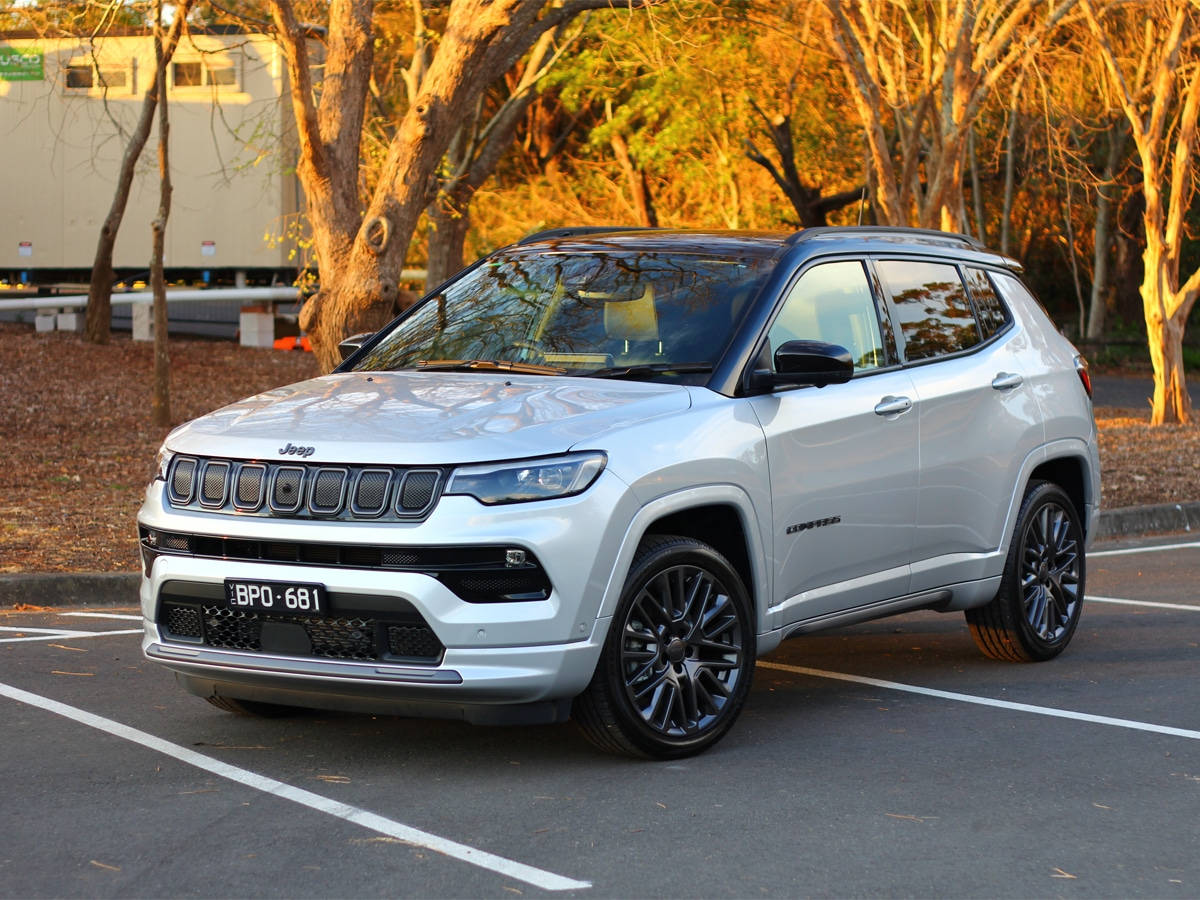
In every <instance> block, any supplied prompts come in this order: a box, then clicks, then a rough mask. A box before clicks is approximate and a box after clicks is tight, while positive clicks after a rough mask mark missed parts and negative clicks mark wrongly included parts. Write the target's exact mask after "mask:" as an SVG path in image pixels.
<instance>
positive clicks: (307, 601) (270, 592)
mask: <svg viewBox="0 0 1200 900" xmlns="http://www.w3.org/2000/svg"><path fill="white" fill-rule="evenodd" d="M225 600H226V601H227V602H228V603H229V606H230V608H231V609H248V610H252V611H254V612H264V613H277V614H283V615H293V616H324V615H326V614H327V613H328V611H329V610H328V605H327V601H328V597H327V595H326V593H325V588H324V586H323V585H320V584H303V583H300V582H294V581H237V580H234V579H232V578H226V579H225Z"/></svg>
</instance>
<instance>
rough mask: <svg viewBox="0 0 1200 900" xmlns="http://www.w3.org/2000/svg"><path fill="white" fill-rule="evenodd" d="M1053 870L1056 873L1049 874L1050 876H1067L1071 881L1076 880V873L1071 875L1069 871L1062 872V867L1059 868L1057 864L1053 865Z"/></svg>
mask: <svg viewBox="0 0 1200 900" xmlns="http://www.w3.org/2000/svg"><path fill="white" fill-rule="evenodd" d="M1054 871H1055V873H1056V874H1054V875H1051V876H1050V877H1051V878H1069V879H1071V880H1072V881H1075V880H1077V878H1078V876H1076V875H1072V874H1071V873H1070V872H1064V871H1063V870H1062V869H1060V868H1059V867H1058V866H1055V867H1054Z"/></svg>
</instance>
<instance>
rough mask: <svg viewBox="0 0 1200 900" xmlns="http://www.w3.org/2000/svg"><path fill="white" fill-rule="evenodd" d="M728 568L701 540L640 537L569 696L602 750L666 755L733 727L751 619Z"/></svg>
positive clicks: (750, 645) (701, 745)
mask: <svg viewBox="0 0 1200 900" xmlns="http://www.w3.org/2000/svg"><path fill="white" fill-rule="evenodd" d="M751 609H752V604H751V602H750V597H749V594H748V593H747V591H746V588H745V587H744V586H743V584H742V580H741V578H740V577H739V576H738V574H737V572H736V571H735V570H734V568H733V567H732V566H731V565H730V564H729V562H728V561H727V560H726V559H725V557H723V556H722V555H721V554H720V553H718V552H717V551H716V550H714V549H713V548H712V547H710V546H709V545H707V544H704V543H702V542H700V541H696V540H692V539H691V538H684V537H653V538H649V539H647V540H646V541H645V542H644V543H643V544H642V546H641V547H640V548H639V550H638V552H637V555H636V556H635V557H634V561H633V566H632V568H631V569H630V572H629V577H628V579H627V580H626V582H625V589H624V591H623V592H622V594H621V601H620V603H619V604H618V605H617V611H616V615H614V616H613V621H612V626H611V628H610V630H609V633H608V637H607V639H606V641H605V644H604V650H603V653H602V654H601V657H600V663H599V665H598V666H597V667H596V672H595V674H594V675H593V676H592V681H591V683H590V684H589V685H588V687H587V689H586V690H585V691H584V692H583V693H582V694H581V695H580V696H579V697H578V698H576V700H575V706H574V717H575V720H576V722H577V723H578V724H579V726H580V728H581V729H582V731H583V733H584V735H585V736H586V737H587V738H588V739H589V740H590V741H592V743H594V744H596V745H597V746H598V747H600V748H601V749H603V750H608V751H611V752H616V753H624V754H627V755H632V756H643V757H653V758H658V759H674V758H678V757H682V756H690V755H692V754H695V753H699V752H701V751H702V750H705V749H707V748H708V747H710V746H712V745H713V744H714V743H716V742H717V741H718V740H720V739H721V737H722V736H724V734H725V732H727V731H728V730H729V728H730V726H732V725H733V722H734V720H735V719H736V718H737V716H738V713H739V712H740V711H741V708H742V706H743V704H744V703H745V701H746V695H747V694H748V693H749V691H750V679H751V676H752V675H753V672H754V657H755V639H754V619H753V616H752V614H751Z"/></svg>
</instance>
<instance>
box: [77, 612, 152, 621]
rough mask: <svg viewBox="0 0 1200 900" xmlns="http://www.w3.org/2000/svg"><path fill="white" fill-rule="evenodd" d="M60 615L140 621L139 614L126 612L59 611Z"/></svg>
mask: <svg viewBox="0 0 1200 900" xmlns="http://www.w3.org/2000/svg"><path fill="white" fill-rule="evenodd" d="M60 615H62V616H64V617H66V616H76V617H78V618H81V619H123V620H125V621H127V622H140V621H142V617H141V616H132V615H127V614H123V613H98V612H69V613H60Z"/></svg>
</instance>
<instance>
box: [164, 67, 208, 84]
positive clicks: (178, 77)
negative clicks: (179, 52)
mask: <svg viewBox="0 0 1200 900" xmlns="http://www.w3.org/2000/svg"><path fill="white" fill-rule="evenodd" d="M172 66H173V69H174V72H175V87H196V86H198V85H201V84H204V69H203V68H202V67H201V65H200V63H198V62H177V63H173V64H172Z"/></svg>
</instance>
